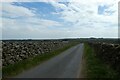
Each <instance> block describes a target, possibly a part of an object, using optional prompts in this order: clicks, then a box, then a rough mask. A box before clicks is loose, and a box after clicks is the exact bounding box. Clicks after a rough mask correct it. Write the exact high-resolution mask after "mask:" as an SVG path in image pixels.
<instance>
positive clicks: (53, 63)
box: [15, 44, 84, 78]
mask: <svg viewBox="0 0 120 80" xmlns="http://www.w3.org/2000/svg"><path fill="white" fill-rule="evenodd" d="M83 46H84V44H79V45H76V46H74V47H72V48H70V49H68V50H66V51H64V52H62V53H61V54H59V55H57V56H55V57H53V58H51V59H50V60H48V61H45V62H43V63H42V64H40V65H38V66H36V67H34V68H32V69H30V70H27V71H24V72H23V73H21V74H19V75H17V76H16V77H15V78H79V76H80V68H81V60H82V54H83Z"/></svg>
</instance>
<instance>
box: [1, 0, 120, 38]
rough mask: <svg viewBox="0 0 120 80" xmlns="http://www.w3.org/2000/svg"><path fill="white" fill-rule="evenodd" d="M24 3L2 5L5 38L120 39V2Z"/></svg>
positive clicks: (46, 0)
mask: <svg viewBox="0 0 120 80" xmlns="http://www.w3.org/2000/svg"><path fill="white" fill-rule="evenodd" d="M24 1H25V0H24ZM24 1H22V0H21V1H17V0H11V1H9V0H8V2H1V3H0V4H2V6H0V14H1V15H0V19H1V22H0V23H1V24H2V25H1V26H0V29H1V32H2V39H61V38H89V37H96V38H117V37H118V0H64V1H62V0H61V1H58V0H36V2H35V0H34V1H33V0H31V1H30V0H29V1H28V0H26V1H25V2H24Z"/></svg>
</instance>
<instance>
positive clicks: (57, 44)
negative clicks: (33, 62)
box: [2, 41, 69, 67]
mask: <svg viewBox="0 0 120 80" xmlns="http://www.w3.org/2000/svg"><path fill="white" fill-rule="evenodd" d="M67 44H69V42H64V41H2V62H3V67H4V66H7V65H9V64H14V63H16V62H18V61H21V60H24V59H27V58H28V57H33V56H37V55H42V54H47V53H49V52H51V51H54V50H56V49H59V48H62V47H64V46H65V45H67Z"/></svg>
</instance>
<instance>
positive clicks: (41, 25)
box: [1, 3, 62, 39]
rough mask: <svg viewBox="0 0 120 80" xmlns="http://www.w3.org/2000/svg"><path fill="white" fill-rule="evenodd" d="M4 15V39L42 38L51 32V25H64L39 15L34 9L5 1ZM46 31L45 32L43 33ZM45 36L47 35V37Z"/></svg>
mask: <svg viewBox="0 0 120 80" xmlns="http://www.w3.org/2000/svg"><path fill="white" fill-rule="evenodd" d="M1 10H3V11H4V12H3V15H1V16H3V17H2V23H3V24H2V26H3V27H2V33H3V36H2V37H3V39H6V38H27V37H28V38H37V37H38V38H39V37H40V38H41V36H42V37H44V35H46V36H47V35H48V34H50V33H48V32H50V29H49V28H51V27H59V26H62V24H61V23H60V22H57V21H53V20H48V19H43V18H40V17H37V15H36V14H35V13H34V11H33V10H34V9H32V10H29V9H28V8H25V7H22V6H15V5H12V4H11V3H4V4H3V8H2V9H1ZM43 33H44V34H43ZM46 36H45V37H46Z"/></svg>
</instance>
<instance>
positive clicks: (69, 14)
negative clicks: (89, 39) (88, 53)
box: [51, 0, 118, 37]
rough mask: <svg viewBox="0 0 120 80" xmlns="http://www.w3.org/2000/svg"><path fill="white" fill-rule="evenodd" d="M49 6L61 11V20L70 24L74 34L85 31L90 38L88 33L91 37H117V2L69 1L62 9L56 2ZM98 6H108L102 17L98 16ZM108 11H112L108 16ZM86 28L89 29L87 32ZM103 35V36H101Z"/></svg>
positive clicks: (98, 0)
mask: <svg viewBox="0 0 120 80" xmlns="http://www.w3.org/2000/svg"><path fill="white" fill-rule="evenodd" d="M51 4H52V5H53V6H54V7H55V8H58V9H59V8H60V9H62V11H60V14H61V19H63V20H64V21H65V22H70V23H72V24H73V25H71V26H74V28H75V32H78V33H84V32H86V31H87V32H88V33H89V35H88V36H91V35H90V33H93V34H92V35H93V36H94V35H96V36H97V35H98V36H100V34H101V37H102V36H103V37H117V36H118V29H117V27H118V26H117V24H118V0H89V1H88V0H87V1H85V0H71V3H69V4H68V5H65V4H62V6H64V7H59V6H61V3H58V2H54V4H53V3H51ZM56 5H57V6H56ZM100 5H105V6H109V7H108V8H107V9H106V10H105V12H104V14H102V15H100V14H98V6H100ZM108 11H114V13H113V14H112V15H109V14H110V13H107V12H108ZM86 27H87V28H88V27H90V28H89V30H88V29H86ZM91 27H92V28H91ZM78 29H79V31H78ZM81 29H82V30H81ZM107 30H108V31H107ZM73 32H74V31H73ZM103 33H104V35H102V34H103ZM83 35H84V34H83ZM86 35H87V34H86ZM86 35H85V36H86ZM116 35H117V36H116ZM81 36H82V35H81Z"/></svg>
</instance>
